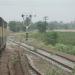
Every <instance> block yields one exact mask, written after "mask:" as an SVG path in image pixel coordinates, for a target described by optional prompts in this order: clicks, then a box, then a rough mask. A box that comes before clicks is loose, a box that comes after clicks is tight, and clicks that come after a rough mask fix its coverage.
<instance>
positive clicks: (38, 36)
mask: <svg viewBox="0 0 75 75" xmlns="http://www.w3.org/2000/svg"><path fill="white" fill-rule="evenodd" d="M16 35H21V38H22V40H23V42H24V41H25V33H16ZM51 38H53V40H51ZM30 39H31V44H33V45H37V46H39V47H42V48H47V49H49V50H53V51H55V52H56V51H60V52H64V53H68V54H72V55H75V32H47V33H46V34H45V33H37V32H30V33H29V40H30Z"/></svg>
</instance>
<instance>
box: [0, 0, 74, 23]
mask: <svg viewBox="0 0 75 75" xmlns="http://www.w3.org/2000/svg"><path fill="white" fill-rule="evenodd" d="M22 13H23V14H32V15H35V14H36V15H37V16H36V17H35V18H33V20H35V21H37V20H43V17H44V16H48V17H49V21H64V22H70V21H73V20H74V19H75V0H0V16H1V17H3V18H4V19H5V20H6V21H10V20H16V21H17V20H18V21H21V20H22V17H21V14H22Z"/></svg>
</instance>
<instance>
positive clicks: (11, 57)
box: [0, 45, 30, 75]
mask: <svg viewBox="0 0 75 75" xmlns="http://www.w3.org/2000/svg"><path fill="white" fill-rule="evenodd" d="M24 67H25V66H24ZM25 70H26V71H27V69H26V67H25ZM0 75H30V74H29V73H28V72H27V73H23V71H22V68H21V64H20V61H19V58H18V54H17V52H16V49H15V48H12V47H11V46H10V45H7V48H6V50H5V51H4V52H3V53H2V56H1V58H0Z"/></svg>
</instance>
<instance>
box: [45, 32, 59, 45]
mask: <svg viewBox="0 0 75 75" xmlns="http://www.w3.org/2000/svg"><path fill="white" fill-rule="evenodd" d="M57 38H58V35H57V33H56V32H47V33H46V34H45V36H44V42H45V44H52V45H55V44H56V43H57Z"/></svg>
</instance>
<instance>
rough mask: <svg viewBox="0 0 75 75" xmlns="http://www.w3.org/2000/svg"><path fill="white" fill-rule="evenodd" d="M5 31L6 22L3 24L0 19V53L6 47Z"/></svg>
mask: <svg viewBox="0 0 75 75" xmlns="http://www.w3.org/2000/svg"><path fill="white" fill-rule="evenodd" d="M6 29H7V22H5V21H4V20H3V19H2V18H1V17H0V53H1V51H2V50H3V49H5V47H6V36H7V33H6Z"/></svg>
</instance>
